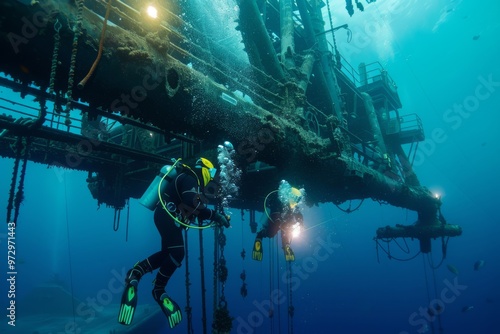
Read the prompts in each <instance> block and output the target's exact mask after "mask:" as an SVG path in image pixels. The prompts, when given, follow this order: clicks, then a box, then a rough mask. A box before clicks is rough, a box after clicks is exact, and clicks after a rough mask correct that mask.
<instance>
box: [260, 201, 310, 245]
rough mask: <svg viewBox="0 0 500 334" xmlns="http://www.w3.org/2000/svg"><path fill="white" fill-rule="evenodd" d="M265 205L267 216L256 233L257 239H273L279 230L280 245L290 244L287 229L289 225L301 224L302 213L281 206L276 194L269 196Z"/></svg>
mask: <svg viewBox="0 0 500 334" xmlns="http://www.w3.org/2000/svg"><path fill="white" fill-rule="evenodd" d="M266 205H267V209H266V210H267V213H268V214H269V216H268V217H267V220H266V222H265V223H264V224H263V225H262V229H261V230H260V231H259V232H258V233H257V238H259V239H262V238H273V237H274V236H275V235H276V234H277V233H278V231H279V230H280V229H281V230H282V233H281V239H282V244H283V245H285V244H290V243H291V235H290V234H289V233H287V227H288V225H290V223H292V224H293V223H295V222H296V221H297V222H302V219H303V218H302V213H300V211H298V210H293V209H291V208H290V207H288V206H283V204H282V203H281V201H280V200H279V198H278V193H274V194H272V195H270V196H269V198H268V202H267V203H266Z"/></svg>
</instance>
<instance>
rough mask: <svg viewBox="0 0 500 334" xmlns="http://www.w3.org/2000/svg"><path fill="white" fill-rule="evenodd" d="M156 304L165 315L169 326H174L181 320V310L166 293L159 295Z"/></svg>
mask: <svg viewBox="0 0 500 334" xmlns="http://www.w3.org/2000/svg"><path fill="white" fill-rule="evenodd" d="M158 304H160V307H161V309H162V311H163V313H164V314H165V316H166V317H167V319H168V325H169V326H170V328H174V327H175V326H177V325H178V324H179V323H180V322H181V321H182V312H181V309H180V307H179V305H177V303H176V302H175V301H173V300H172V299H170V297H168V296H167V294H166V293H164V294H163V295H162V296H161V297H160V300H159V301H158Z"/></svg>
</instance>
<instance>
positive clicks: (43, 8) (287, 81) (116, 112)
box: [0, 0, 462, 252]
mask: <svg viewBox="0 0 500 334" xmlns="http://www.w3.org/2000/svg"><path fill="white" fill-rule="evenodd" d="M188 3H189V1H182V0H178V1H170V2H168V4H166V3H163V2H157V9H158V17H157V18H156V19H155V20H153V19H148V18H147V17H146V14H145V13H146V11H145V8H143V7H142V6H143V4H144V2H142V1H118V0H113V1H104V0H86V1H83V0H75V1H64V2H61V1H50V0H47V1H32V2H31V3H26V1H24V2H21V1H15V0H10V1H2V3H1V4H0V10H1V13H2V17H1V25H0V36H1V38H0V47H1V49H2V50H4V51H2V53H1V54H0V71H2V72H3V73H5V75H6V76H7V77H8V78H3V79H2V81H1V84H2V85H3V86H5V87H9V88H10V89H12V90H14V91H18V92H19V93H20V94H21V96H22V97H24V96H26V95H30V96H35V97H36V99H37V101H38V102H39V104H40V108H39V110H37V111H36V113H35V114H34V115H33V116H28V117H26V116H18V117H16V116H12V115H9V116H7V115H3V116H0V131H1V133H0V154H1V155H2V156H4V157H12V158H16V157H17V158H19V157H20V156H21V155H22V153H21V152H24V151H26V150H24V151H23V148H28V145H29V154H27V155H26V157H27V159H29V160H32V161H35V162H39V163H44V164H47V165H52V166H56V167H58V168H72V169H78V170H86V171H88V172H89V178H88V182H89V188H90V189H91V191H92V194H93V196H94V197H95V198H96V199H97V200H98V202H99V203H104V204H106V205H110V206H113V207H115V208H117V209H120V208H122V207H123V206H124V205H125V201H126V200H127V199H128V198H138V197H140V195H141V194H142V192H143V191H144V190H145V188H146V187H147V185H148V184H149V181H150V180H151V178H152V177H153V176H154V175H155V174H156V173H157V171H158V170H159V168H160V167H161V166H162V165H163V164H166V163H169V162H170V158H178V157H182V158H183V159H185V160H187V161H189V160H190V159H191V158H194V157H195V156H198V155H200V154H201V155H205V156H208V157H211V158H214V157H215V148H216V146H217V145H218V144H220V143H221V142H223V141H225V140H228V141H230V142H232V143H233V145H234V146H235V148H236V150H237V152H238V157H237V159H238V163H239V166H240V167H241V168H242V170H243V177H242V180H241V184H240V194H239V196H238V197H237V198H235V199H234V201H233V202H232V203H231V206H233V207H236V208H241V209H249V210H258V209H260V207H261V205H262V198H263V197H264V196H265V195H266V194H267V193H268V192H269V191H271V190H273V189H274V188H275V187H276V185H277V184H278V182H279V180H281V179H286V180H289V181H290V182H291V183H293V184H297V185H301V186H303V187H304V188H305V189H306V190H307V198H308V202H309V204H311V205H312V204H317V203H326V202H333V203H335V204H340V203H343V202H345V201H349V200H354V199H365V198H371V199H374V200H377V201H380V202H384V203H387V204H389V205H393V206H397V207H403V208H408V209H410V210H413V211H416V212H418V217H419V218H418V221H417V222H416V223H415V225H412V226H411V227H402V226H399V225H398V226H396V227H394V228H393V227H385V228H381V229H379V230H378V231H377V238H380V239H386V238H387V239H391V238H397V237H411V238H417V239H419V240H420V242H421V250H422V251H423V252H429V251H430V240H431V239H432V238H437V237H446V236H458V235H460V234H461V232H462V231H461V228H460V227H459V226H456V225H449V224H446V223H445V221H444V219H443V218H442V215H441V214H440V206H441V201H440V199H439V198H436V197H435V196H434V195H433V194H432V193H431V192H430V191H429V190H428V189H427V188H425V187H424V186H422V185H421V184H420V182H419V181H418V178H417V176H416V175H415V173H414V171H413V169H412V163H411V157H412V154H414V153H415V151H416V147H417V145H418V142H419V141H422V140H423V139H424V132H423V127H422V124H421V122H420V119H419V117H418V116H417V115H401V114H400V111H401V108H402V104H401V101H400V99H399V96H398V92H397V86H396V83H395V82H394V81H393V79H392V78H391V76H390V75H389V74H388V72H387V71H386V70H385V69H384V68H383V67H382V66H381V65H380V64H379V63H371V64H360V65H359V66H358V67H357V69H355V68H354V67H353V66H351V65H350V64H349V63H348V62H347V61H346V60H345V59H343V58H342V56H341V55H340V54H339V52H338V50H337V49H336V44H335V43H333V44H332V43H331V41H333V42H335V31H336V30H338V29H341V28H345V27H346V26H341V27H337V28H330V29H327V30H325V22H324V20H323V14H322V9H321V8H322V7H323V5H324V3H323V2H322V1H320V0H295V1H293V0H281V1H278V0H269V1H259V0H239V1H235V5H236V4H237V5H238V8H237V9H238V11H237V13H238V17H237V20H236V23H235V25H234V28H233V29H232V31H233V33H234V34H235V35H236V36H237V38H238V39H239V40H241V42H242V43H243V44H242V45H243V46H244V48H243V47H241V48H240V49H235V48H234V47H232V46H231V45H228V43H227V41H225V40H222V41H221V40H216V39H214V36H213V35H212V34H210V32H209V28H207V23H206V18H205V19H204V18H203V17H202V16H201V14H200V13H199V12H197V10H196V6H194V5H193V4H192V3H191V5H189V4H188ZM162 4H163V5H162ZM374 5H376V4H374ZM328 10H330V8H328ZM342 10H343V9H342ZM103 27H106V28H105V29H103ZM90 69H92V70H90ZM89 70H90V71H89ZM47 105H50V106H53V108H52V109H53V110H47ZM13 109H15V110H17V111H19V110H20V109H22V107H21V106H20V105H16V106H15V107H14V108H13ZM79 115H82V116H79ZM75 130H78V131H75ZM19 138H24V139H23V140H20V139H19ZM28 138H29V139H28ZM16 143H17V144H16ZM407 148H409V150H408V149H407ZM405 150H406V152H405ZM25 153H26V152H25ZM440 217H441V219H440Z"/></svg>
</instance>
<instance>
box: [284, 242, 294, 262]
mask: <svg viewBox="0 0 500 334" xmlns="http://www.w3.org/2000/svg"><path fill="white" fill-rule="evenodd" d="M283 250H284V251H285V260H286V261H287V262H292V261H295V254H294V253H293V250H292V248H291V247H290V245H288V244H286V245H285V247H283Z"/></svg>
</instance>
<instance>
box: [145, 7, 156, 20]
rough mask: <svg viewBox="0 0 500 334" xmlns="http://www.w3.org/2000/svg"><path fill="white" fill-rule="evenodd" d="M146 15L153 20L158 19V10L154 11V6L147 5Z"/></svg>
mask: <svg viewBox="0 0 500 334" xmlns="http://www.w3.org/2000/svg"><path fill="white" fill-rule="evenodd" d="M146 13H147V14H148V15H149V17H151V18H153V19H156V18H158V9H156V7H155V6H152V5H149V6H148V8H147V9H146Z"/></svg>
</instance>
